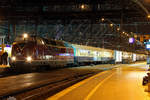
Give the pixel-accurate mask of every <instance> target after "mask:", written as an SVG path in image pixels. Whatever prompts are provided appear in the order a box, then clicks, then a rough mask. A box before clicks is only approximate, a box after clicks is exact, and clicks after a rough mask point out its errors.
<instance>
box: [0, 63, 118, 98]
mask: <svg viewBox="0 0 150 100" xmlns="http://www.w3.org/2000/svg"><path fill="white" fill-rule="evenodd" d="M118 66H119V65H97V66H86V67H76V68H64V69H58V70H52V71H48V72H39V73H29V74H20V75H16V76H15V75H14V76H9V77H3V78H0V81H1V83H0V90H1V91H0V100H7V99H8V98H9V97H10V98H11V97H14V98H16V99H17V100H44V99H46V98H47V97H49V96H51V95H53V94H55V93H57V92H59V91H61V90H63V89H65V88H67V87H69V86H71V85H73V84H75V83H77V82H79V81H81V80H83V79H86V78H88V77H90V76H92V75H95V74H97V73H99V72H101V71H104V70H110V69H112V68H115V67H118ZM11 82H12V83H11ZM7 83H8V84H7ZM5 87H6V88H5Z"/></svg>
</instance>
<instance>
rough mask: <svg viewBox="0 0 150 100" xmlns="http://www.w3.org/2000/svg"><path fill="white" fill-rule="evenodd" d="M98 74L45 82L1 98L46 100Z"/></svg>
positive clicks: (5, 99) (86, 74)
mask: <svg viewBox="0 0 150 100" xmlns="http://www.w3.org/2000/svg"><path fill="white" fill-rule="evenodd" d="M96 73H97V72H90V73H85V74H81V75H75V76H73V77H70V78H65V79H63V80H58V81H56V82H49V83H47V82H45V84H39V85H37V86H36V87H34V88H28V89H24V90H20V91H13V92H11V93H7V94H5V95H3V96H1V99H2V100H7V99H8V98H9V97H14V98H16V99H17V100H45V99H46V98H47V97H49V96H51V95H53V94H55V93H57V92H59V91H61V90H63V89H65V88H67V87H69V86H71V85H73V84H74V83H77V82H79V81H81V80H83V79H86V78H88V77H90V76H92V75H94V74H96Z"/></svg>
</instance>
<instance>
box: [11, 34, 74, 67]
mask: <svg viewBox="0 0 150 100" xmlns="http://www.w3.org/2000/svg"><path fill="white" fill-rule="evenodd" d="M73 53H74V52H73V48H72V47H71V46H69V45H65V42H63V41H58V40H57V41H56V40H52V39H45V38H40V37H36V36H30V37H29V36H28V35H27V34H24V36H19V37H17V38H16V39H15V42H14V43H13V45H12V57H11V62H10V65H11V66H12V67H13V66H14V67H17V68H19V67H20V68H24V67H22V66H24V65H25V68H29V69H31V68H34V67H33V66H36V65H37V66H42V65H44V66H46V65H48V66H52V67H57V66H59V67H63V66H66V65H67V64H72V63H73V61H74V56H73ZM37 66H36V67H37Z"/></svg>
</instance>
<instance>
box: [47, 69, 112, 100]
mask: <svg viewBox="0 0 150 100" xmlns="http://www.w3.org/2000/svg"><path fill="white" fill-rule="evenodd" d="M110 71H112V70H108V71H103V72H100V73H98V74H96V75H94V76H92V77H90V78H88V79H85V80H83V81H81V82H79V83H77V84H74V85H73V86H71V87H69V88H67V89H65V90H63V91H61V92H59V93H57V94H55V95H54V96H51V97H49V98H48V99H47V100H58V99H59V98H61V97H62V96H64V95H65V94H67V93H69V92H70V91H72V90H73V89H75V88H77V87H79V86H81V85H83V84H85V83H87V82H88V81H90V80H91V79H94V78H96V77H98V76H100V75H102V74H104V73H108V72H110Z"/></svg>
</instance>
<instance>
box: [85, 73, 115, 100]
mask: <svg viewBox="0 0 150 100" xmlns="http://www.w3.org/2000/svg"><path fill="white" fill-rule="evenodd" d="M114 74H115V72H113V73H112V74H111V75H109V76H108V77H107V78H105V79H104V80H102V81H101V82H100V83H99V84H98V85H97V86H96V87H95V88H94V89H93V90H92V91H91V92H90V93H89V94H88V96H87V97H86V98H85V99H84V100H89V99H90V98H91V96H92V95H93V94H94V93H95V92H96V90H97V89H98V88H99V87H100V86H101V85H102V84H103V83H104V82H105V81H107V80H108V79H109V78H111V77H112V76H113V75H114Z"/></svg>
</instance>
